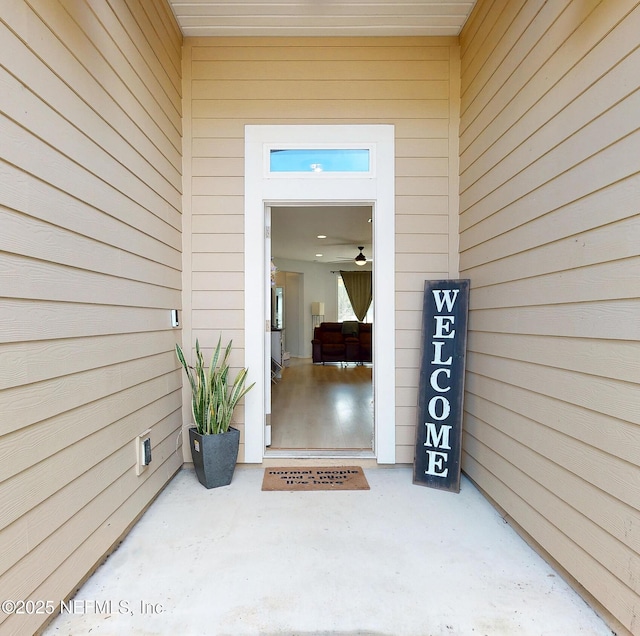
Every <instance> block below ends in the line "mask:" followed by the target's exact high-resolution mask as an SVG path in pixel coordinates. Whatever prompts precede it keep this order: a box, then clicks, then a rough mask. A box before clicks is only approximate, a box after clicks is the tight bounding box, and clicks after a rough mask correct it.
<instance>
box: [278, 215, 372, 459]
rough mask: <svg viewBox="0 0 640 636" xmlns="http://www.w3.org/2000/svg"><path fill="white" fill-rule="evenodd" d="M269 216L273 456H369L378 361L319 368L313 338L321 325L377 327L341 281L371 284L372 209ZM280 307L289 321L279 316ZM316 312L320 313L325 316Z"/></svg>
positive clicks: (348, 361) (365, 336)
mask: <svg viewBox="0 0 640 636" xmlns="http://www.w3.org/2000/svg"><path fill="white" fill-rule="evenodd" d="M270 212H271V232H270V241H271V246H270V253H271V258H272V262H273V263H274V266H275V269H274V270H273V275H272V281H271V285H272V288H271V303H272V306H271V316H272V321H271V323H272V343H273V342H275V346H276V350H275V351H273V350H272V357H273V358H274V359H275V361H276V362H275V364H274V367H275V368H276V369H277V373H274V374H273V376H272V377H273V382H272V386H271V410H270V418H269V425H270V428H271V438H270V439H271V444H270V446H269V449H268V451H267V455H269V456H272V455H274V454H279V455H283V454H289V455H295V454H296V451H308V452H312V451H316V452H319V453H322V452H329V451H333V452H339V453H344V454H347V453H349V452H350V453H351V454H353V455H356V454H358V455H362V456H369V457H371V456H373V448H374V446H373V440H374V408H373V384H372V378H373V363H372V362H373V361H372V357H371V356H370V355H365V346H363V349H362V353H363V360H359V359H355V356H353V355H351V356H350V357H351V358H354V359H348V358H347V357H346V356H345V360H344V361H340V362H327V363H326V364H323V363H318V362H317V361H315V362H314V360H313V358H312V339H313V337H314V329H315V327H316V326H318V325H319V324H320V323H326V324H336V323H338V324H344V322H343V321H358V324H360V323H368V325H365V326H369V329H370V325H371V324H373V313H374V312H373V303H372V304H371V306H370V308H369V311H368V312H366V313H365V315H363V316H362V319H360V318H359V317H358V316H356V315H355V313H354V310H353V308H352V305H351V302H350V300H349V297H348V293H347V291H346V288H345V287H344V284H343V280H342V276H341V272H342V271H348V272H352V275H355V276H362V277H364V279H365V280H368V282H369V285H370V284H371V277H372V275H373V273H374V272H373V266H374V262H375V258H374V256H375V255H374V254H373V241H372V238H373V230H372V228H373V226H374V219H373V210H372V208H371V206H355V205H351V206H344V205H331V206H328V205H318V206H302V207H301V206H272V207H271V211H270ZM360 249H362V250H363V256H362V258H360V257H359V254H360V252H359V250H360ZM365 254H366V257H365V256H364V255H365ZM356 257H358V260H357V261H356ZM360 263H363V264H362V265H360ZM352 293H353V292H352ZM281 298H283V299H284V301H283V302H280V299H281ZM280 304H281V305H282V306H283V307H284V319H281V317H280V314H279V312H278V311H276V310H277V309H278V308H279V306H280ZM314 307H316V309H314ZM317 307H322V310H321V311H322V313H321V315H319V314H318V309H317ZM361 311H364V310H361ZM314 314H315V315H314ZM349 324H353V323H349ZM363 328H364V326H363ZM369 329H367V330H366V333H364V332H363V334H362V339H363V340H366V345H367V349H366V352H367V353H370V352H371V348H370V331H369ZM274 331H275V333H273V332H274ZM274 336H275V338H274ZM272 346H273V345H272ZM330 346H331V345H330ZM350 347H351V349H350V354H353V350H352V349H353V345H350ZM283 352H284V353H283ZM359 352H360V350H359V348H358V353H359ZM345 353H346V352H345ZM283 356H284V360H283V361H282V360H281V359H282V357H283ZM357 357H358V358H359V357H360V356H357ZM365 359H366V360H365ZM281 361H282V362H283V366H282V367H281V366H280V364H279V363H280V362H281Z"/></svg>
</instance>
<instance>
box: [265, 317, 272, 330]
mask: <svg viewBox="0 0 640 636" xmlns="http://www.w3.org/2000/svg"><path fill="white" fill-rule="evenodd" d="M265 331H271V321H270V320H266V321H265Z"/></svg>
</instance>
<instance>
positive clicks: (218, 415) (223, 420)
mask: <svg viewBox="0 0 640 636" xmlns="http://www.w3.org/2000/svg"><path fill="white" fill-rule="evenodd" d="M232 342H233V341H230V342H229V344H228V345H227V347H226V349H225V351H224V355H223V356H222V358H221V357H220V354H221V348H222V337H220V338H219V339H218V346H217V347H216V349H215V351H214V352H213V356H212V358H211V362H210V364H209V366H208V367H207V366H206V365H205V362H204V356H203V355H202V351H201V350H200V343H199V342H198V340H196V362H195V366H193V367H192V366H190V365H188V364H187V361H186V360H185V357H184V354H183V353H182V349H181V348H180V345H179V344H177V343H176V355H177V356H178V360H179V361H180V364H182V367H183V368H184V370H185V373H186V374H187V378H188V379H189V384H190V385H191V412H192V414H193V422H194V424H195V427H196V429H197V430H198V433H200V434H201V435H217V434H218V433H226V432H227V431H228V430H229V426H230V424H231V417H232V415H233V411H234V409H235V407H236V405H237V404H238V402H239V401H240V400H241V399H242V397H244V395H245V394H246V393H247V392H248V391H250V390H251V389H252V388H253V386H254V384H255V382H254V383H253V384H251V385H249V386H248V387H245V383H246V380H247V371H248V370H247V369H246V368H245V369H241V370H240V371H239V372H238V374H237V375H236V378H235V380H234V381H233V384H231V386H229V378H228V376H229V355H230V354H231V345H232Z"/></svg>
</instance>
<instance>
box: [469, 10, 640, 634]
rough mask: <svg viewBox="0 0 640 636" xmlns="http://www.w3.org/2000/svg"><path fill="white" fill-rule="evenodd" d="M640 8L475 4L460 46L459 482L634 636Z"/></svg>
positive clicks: (638, 513) (639, 516) (639, 591)
mask: <svg viewBox="0 0 640 636" xmlns="http://www.w3.org/2000/svg"><path fill="white" fill-rule="evenodd" d="M638 33H640V7H639V6H638V2H637V1H636V0H620V1H618V2H597V1H585V0H561V1H560V0H559V1H557V2H538V1H534V0H526V1H518V2H508V3H503V9H502V10H500V11H499V10H497V9H496V6H495V3H494V2H491V1H489V0H480V1H479V2H478V4H477V6H476V8H475V10H474V12H473V14H472V16H471V17H470V19H469V21H468V23H467V24H466V26H465V28H464V31H463V33H462V35H461V59H462V91H461V95H462V103H461V128H460V170H461V177H460V192H461V194H460V269H461V275H462V276H463V277H466V278H470V279H471V298H470V317H469V329H470V333H469V341H468V357H467V378H466V393H465V422H464V430H465V437H464V458H463V469H464V470H465V472H466V473H467V474H468V475H470V476H471V477H472V479H473V480H474V481H475V482H476V483H478V484H479V485H480V487H481V488H482V489H483V490H484V491H485V492H486V493H487V494H488V495H489V496H490V497H491V498H492V499H493V500H494V501H495V502H496V503H497V504H498V506H499V507H500V508H502V509H503V510H504V511H506V515H507V516H508V517H510V518H511V519H512V520H514V521H515V522H516V524H517V525H519V526H520V527H521V528H522V529H524V532H525V533H527V534H528V536H529V537H530V538H532V539H533V540H534V541H535V542H536V543H537V545H538V546H540V547H541V548H542V549H543V550H544V551H546V552H547V554H548V555H549V556H550V558H551V559H553V560H554V561H555V562H557V563H558V564H559V565H560V566H561V567H562V568H564V570H565V571H566V572H567V573H568V574H569V576H570V577H573V579H574V581H575V582H577V584H578V586H582V587H581V588H580V589H581V590H582V592H583V593H585V594H586V595H590V597H591V598H592V599H593V598H595V599H596V603H597V604H598V605H599V607H600V609H601V610H602V611H603V613H604V614H605V617H606V618H608V620H609V621H610V622H611V624H612V626H613V627H614V628H615V629H616V630H617V633H624V632H631V633H635V634H637V633H640V617H639V614H640V578H639V577H638V564H639V563H640V481H639V480H638V475H639V474H640V470H639V467H640V428H639V424H640V417H639V411H638V409H637V408H636V407H635V405H636V404H637V402H638V399H637V398H638V383H639V382H640V373H639V368H640V367H639V366H638V363H637V361H638V360H639V359H640V331H639V328H638V327H639V325H640V322H639V321H638V319H637V317H638V315H640V302H639V298H640V276H638V274H639V273H640V257H639V256H638V245H640V215H639V208H638V198H637V196H636V194H635V193H637V192H638V188H639V186H640V176H639V173H638V165H640V161H639V160H640V155H639V153H638V149H640V132H638V130H639V128H638V126H639V124H640V108H639V107H640V90H639V85H640V76H639V75H638V68H640V51H639V49H638Z"/></svg>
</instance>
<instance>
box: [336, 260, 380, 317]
mask: <svg viewBox="0 0 640 636" xmlns="http://www.w3.org/2000/svg"><path fill="white" fill-rule="evenodd" d="M340 276H342V280H343V282H344V288H345V289H346V290H347V295H348V296H349V300H350V301H351V306H352V307H353V313H354V314H355V315H356V316H357V318H358V320H359V321H360V322H362V321H363V320H364V318H365V316H366V315H367V311H368V310H369V306H370V305H371V301H372V300H373V294H372V286H371V272H343V271H341V272H340Z"/></svg>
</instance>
